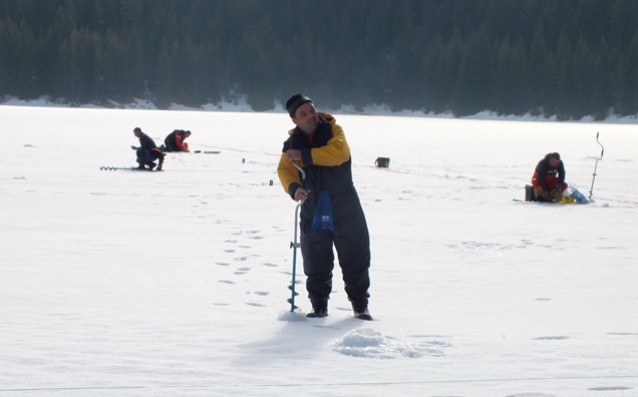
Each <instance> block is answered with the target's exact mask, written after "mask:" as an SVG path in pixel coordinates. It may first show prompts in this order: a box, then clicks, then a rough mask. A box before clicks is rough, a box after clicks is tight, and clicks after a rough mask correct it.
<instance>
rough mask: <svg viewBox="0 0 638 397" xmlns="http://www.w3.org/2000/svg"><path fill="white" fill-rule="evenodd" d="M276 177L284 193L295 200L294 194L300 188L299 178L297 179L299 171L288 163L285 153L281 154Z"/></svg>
mask: <svg viewBox="0 0 638 397" xmlns="http://www.w3.org/2000/svg"><path fill="white" fill-rule="evenodd" d="M277 175H278V176H279V181H280V182H281V186H283V188H284V190H285V191H286V193H288V194H289V195H290V197H292V199H293V200H295V192H296V191H297V189H298V188H300V187H301V178H300V177H299V170H297V169H296V168H295V166H293V165H292V163H291V162H290V161H288V158H287V156H286V153H282V154H281V158H280V159H279V166H278V167H277Z"/></svg>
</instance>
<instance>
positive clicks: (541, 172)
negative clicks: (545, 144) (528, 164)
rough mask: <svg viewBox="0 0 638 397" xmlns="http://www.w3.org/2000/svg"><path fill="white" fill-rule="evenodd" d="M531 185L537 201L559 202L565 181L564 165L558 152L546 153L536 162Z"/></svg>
mask: <svg viewBox="0 0 638 397" xmlns="http://www.w3.org/2000/svg"><path fill="white" fill-rule="evenodd" d="M532 187H533V189H534V195H535V196H536V200H537V201H549V202H559V201H560V200H561V197H562V195H563V191H564V190H565V189H567V184H566V183H565V165H564V164H563V161H562V160H561V159H560V154H558V153H556V152H553V153H548V154H547V155H546V156H545V158H544V159H542V160H541V161H539V162H538V165H537V166H536V169H535V170H534V175H533V176H532Z"/></svg>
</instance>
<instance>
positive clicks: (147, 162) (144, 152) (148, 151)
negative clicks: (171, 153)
mask: <svg viewBox="0 0 638 397" xmlns="http://www.w3.org/2000/svg"><path fill="white" fill-rule="evenodd" d="M133 134H134V135H135V136H136V137H138V138H139V139H140V146H139V147H137V146H131V148H132V149H135V150H136V152H137V164H138V167H137V168H138V169H140V170H143V169H144V166H148V169H149V171H153V168H155V165H156V164H155V163H154V162H153V160H156V159H159V165H158V166H157V170H158V171H161V170H162V165H163V164H164V153H162V152H161V151H160V150H159V148H158V147H157V145H156V144H155V142H154V141H153V139H151V137H150V136H148V135H146V134H145V133H143V132H142V129H141V128H140V127H135V128H134V129H133Z"/></svg>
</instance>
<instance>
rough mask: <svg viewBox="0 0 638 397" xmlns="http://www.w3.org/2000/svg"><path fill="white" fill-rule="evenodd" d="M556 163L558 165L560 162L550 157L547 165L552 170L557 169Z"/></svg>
mask: <svg viewBox="0 0 638 397" xmlns="http://www.w3.org/2000/svg"><path fill="white" fill-rule="evenodd" d="M558 163H560V160H559V159H557V158H556V157H551V158H550V159H549V165H550V166H551V167H552V168H556V167H558Z"/></svg>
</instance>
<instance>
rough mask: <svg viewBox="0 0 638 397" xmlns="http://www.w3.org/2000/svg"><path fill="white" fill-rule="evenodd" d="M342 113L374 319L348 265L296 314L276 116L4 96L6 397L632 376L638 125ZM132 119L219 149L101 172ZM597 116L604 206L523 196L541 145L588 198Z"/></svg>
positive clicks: (471, 386) (285, 391) (283, 123)
mask: <svg viewBox="0 0 638 397" xmlns="http://www.w3.org/2000/svg"><path fill="white" fill-rule="evenodd" d="M336 117H337V122H338V123H339V124H341V125H342V126H343V128H344V131H345V133H346V137H347V138H348V141H349V144H350V146H351V150H352V154H353V173H354V179H355V185H356V187H357V189H358V191H359V195H360V197H361V201H362V204H363V206H364V210H365V212H366V216H367V218H368V224H369V228H370V233H371V239H372V245H371V249H372V255H373V262H372V269H371V278H372V288H371V291H370V292H371V301H370V302H371V303H370V310H371V313H372V315H373V316H374V317H375V321H372V322H364V321H360V320H356V319H353V318H352V317H351V316H352V313H351V308H350V305H349V303H348V302H347V299H346V297H345V293H344V292H343V283H342V282H341V280H340V273H339V272H338V271H337V272H336V274H335V282H334V287H335V288H334V292H333V294H332V299H331V301H330V306H329V310H330V316H329V317H328V318H326V319H315V320H306V319H305V318H303V316H302V315H301V314H300V315H299V316H289V315H286V312H287V311H288V310H289V305H288V303H287V302H286V299H287V298H288V297H289V290H288V289H287V287H288V285H289V283H290V272H291V264H292V250H291V249H290V248H289V244H290V241H291V240H292V238H293V226H294V225H293V223H294V222H293V217H294V208H295V203H294V202H293V201H292V200H290V198H289V197H288V196H287V195H286V194H285V193H284V191H283V189H282V188H281V186H280V185H279V181H278V178H277V175H276V167H277V162H278V159H279V152H280V150H281V146H282V143H283V141H284V139H285V138H286V137H287V130H288V129H289V128H291V126H292V124H291V122H290V120H289V118H288V117H287V116H286V115H285V114H282V113H279V114H276V113H261V114H259V113H221V112H219V113H215V112H188V111H150V110H96V109H62V108H55V109H54V108H28V107H12V106H1V107H0V119H1V120H2V130H1V132H0V136H1V141H2V151H1V153H2V155H0V197H1V200H2V205H1V206H0V225H1V226H0V253H1V255H0V396H18V397H22V396H65V397H66V396H89V397H93V396H266V397H268V396H433V397H434V396H436V397H443V396H445V397H448V396H449V397H451V396H459V397H460V396H463V397H469V396H489V397H492V396H497V397H513V396H515V397H549V396H575V397H576V396H578V397H582V396H591V397H608V396H636V395H638V268H637V266H638V265H637V262H638V247H637V244H636V241H637V237H638V231H637V226H638V214H637V211H638V183H636V175H638V133H637V131H636V128H637V127H636V126H634V125H611V124H585V123H581V124H577V123H571V124H570V123H550V122H539V123H530V122H508V121H467V120H455V119H430V118H401V117H373V116H368V117H364V116H352V115H350V116H343V115H336ZM135 126H140V127H142V129H143V130H144V131H146V132H147V133H148V134H149V135H150V136H151V137H153V138H154V139H155V141H156V142H157V143H158V144H159V143H161V142H162V141H163V138H164V137H165V136H166V135H167V134H168V133H169V132H170V131H171V130H172V129H174V128H184V129H190V130H192V131H193V135H192V136H191V138H189V143H190V146H191V149H193V150H202V151H212V150H219V151H220V152H221V153H219V154H205V153H190V154H168V155H167V159H166V162H165V171H164V172H153V173H150V172H133V171H126V170H120V171H101V170H100V166H104V165H108V166H133V165H135V163H134V152H133V151H132V150H131V149H130V148H129V146H131V145H136V144H137V143H138V142H137V139H136V138H135V137H134V136H133V134H132V129H133V127H135ZM597 132H600V139H601V142H603V144H604V145H605V155H604V158H603V160H602V161H600V162H599V165H598V176H597V178H596V183H595V186H594V199H595V200H596V201H595V202H594V203H592V204H589V205H583V206H580V205H541V204H534V203H524V202H520V201H514V200H513V199H522V198H523V196H524V192H523V186H524V185H525V184H526V183H528V182H529V179H530V177H531V174H532V171H533V168H534V167H535V165H536V163H537V162H538V160H540V159H541V157H543V156H544V155H545V154H546V153H547V152H550V151H558V152H560V153H561V155H562V158H563V160H564V161H565V164H566V168H567V179H568V181H569V182H571V183H572V184H574V185H576V186H577V187H578V188H579V189H580V191H581V192H583V193H584V194H585V195H589V188H590V184H591V180H592V172H593V170H594V163H595V159H596V158H597V157H598V156H599V155H600V147H599V146H598V145H597V144H596V141H595V136H596V133H597ZM378 156H386V157H390V159H391V162H390V168H389V169H378V168H375V167H374V161H375V159H376V158H377V157H378ZM271 181H272V185H271ZM299 266H300V264H299ZM298 282H299V284H298V289H299V290H300V292H301V294H300V296H299V297H298V302H299V305H300V312H301V313H305V312H307V311H308V310H309V304H308V301H307V299H306V297H305V293H304V292H305V291H304V286H303V276H302V277H300V278H298ZM294 319H299V320H300V321H291V320H294Z"/></svg>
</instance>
